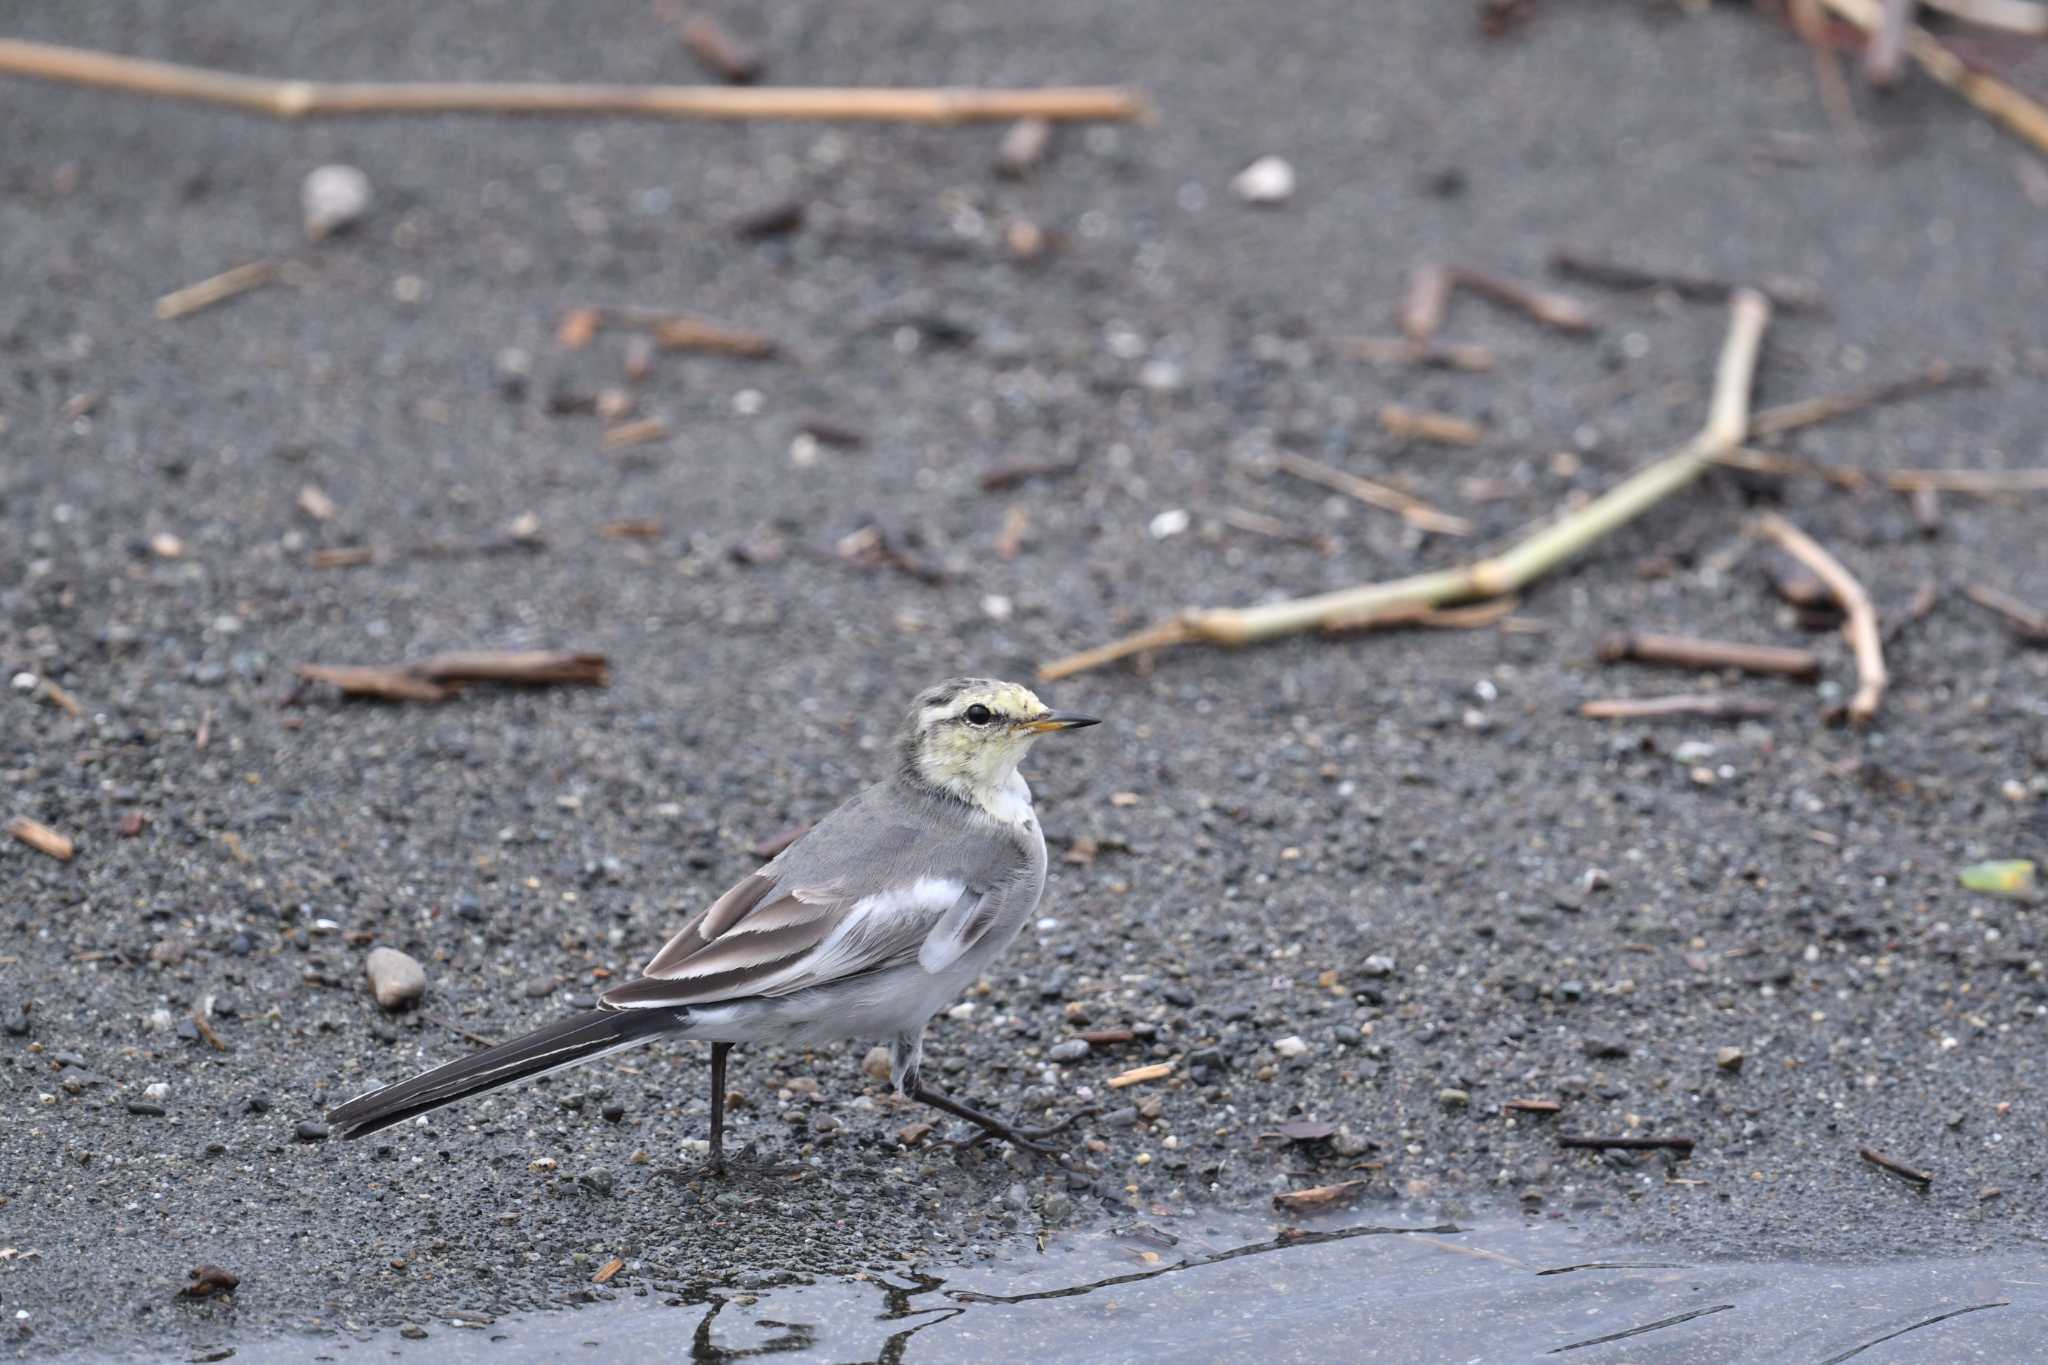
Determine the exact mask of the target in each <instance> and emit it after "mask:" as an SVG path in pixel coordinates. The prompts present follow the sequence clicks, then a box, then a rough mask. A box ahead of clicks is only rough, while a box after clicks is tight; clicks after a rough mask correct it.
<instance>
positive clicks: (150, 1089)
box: [142, 1081, 171, 1102]
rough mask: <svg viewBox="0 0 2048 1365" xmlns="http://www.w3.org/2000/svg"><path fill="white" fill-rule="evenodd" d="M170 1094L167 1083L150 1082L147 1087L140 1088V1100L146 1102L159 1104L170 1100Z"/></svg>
mask: <svg viewBox="0 0 2048 1365" xmlns="http://www.w3.org/2000/svg"><path fill="white" fill-rule="evenodd" d="M170 1094H171V1087H170V1084H169V1082H167V1081H151V1082H150V1083H149V1084H148V1085H145V1086H144V1087H142V1098H144V1099H146V1100H156V1101H159V1102H161V1101H163V1100H166V1099H168V1098H170Z"/></svg>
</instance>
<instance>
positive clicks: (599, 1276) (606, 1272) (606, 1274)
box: [590, 1256, 626, 1284]
mask: <svg viewBox="0 0 2048 1365" xmlns="http://www.w3.org/2000/svg"><path fill="white" fill-rule="evenodd" d="M625 1268H626V1258H625V1257H623V1256H614V1257H612V1258H611V1259H610V1260H609V1261H606V1262H605V1263H604V1264H603V1265H601V1266H599V1267H598V1270H597V1273H596V1274H595V1275H592V1276H591V1277H590V1282H591V1283H592V1284H609V1283H611V1278H612V1276H614V1275H616V1274H618V1273H619V1272H620V1271H621V1270H624V1269H625Z"/></svg>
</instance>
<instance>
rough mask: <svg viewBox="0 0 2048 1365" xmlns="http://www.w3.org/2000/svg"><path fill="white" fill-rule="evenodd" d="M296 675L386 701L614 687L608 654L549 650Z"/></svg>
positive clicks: (326, 668) (306, 669) (310, 669)
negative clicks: (472, 689) (491, 687)
mask: <svg viewBox="0 0 2048 1365" xmlns="http://www.w3.org/2000/svg"><path fill="white" fill-rule="evenodd" d="M297 672H298V675H299V676H300V677H301V678H304V679H305V680H306V681H308V682H324V683H330V684H332V685H333V686H335V687H338V688H340V689H341V691H342V693H343V695H345V696H351V697H375V698H380V699H382V700H384V701H445V700H447V699H448V698H449V697H452V696H454V695H455V694H456V693H458V692H460V691H461V690H462V689H463V687H464V686H466V685H467V684H469V683H484V682H488V683H514V684H520V685H525V686H533V687H542V686H550V685H555V684H575V685H582V686H589V687H604V686H607V685H608V684H609V683H610V675H609V673H608V671H607V667H606V664H605V657H604V655H602V654H556V653H551V652H548V651H544V650H513V651H506V652H502V653H501V652H494V651H479V652H470V653H452V654H436V655H434V656H433V657H432V658H429V659H423V660H421V661H420V662H418V663H411V664H392V665H385V666H378V665H369V666H333V665H328V664H300V665H299V667H298V670H297Z"/></svg>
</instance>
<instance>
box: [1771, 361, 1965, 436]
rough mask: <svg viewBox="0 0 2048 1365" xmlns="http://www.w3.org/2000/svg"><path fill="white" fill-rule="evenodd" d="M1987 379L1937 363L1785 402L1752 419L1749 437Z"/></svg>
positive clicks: (1842, 415) (1955, 366)
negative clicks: (1881, 378) (1911, 372)
mask: <svg viewBox="0 0 2048 1365" xmlns="http://www.w3.org/2000/svg"><path fill="white" fill-rule="evenodd" d="M1986 378H1987V375H1986V373H1985V371H1983V370H1982V369H1979V368H1977V367H1976V366H1971V365H1951V364H1949V363H1948V362H1947V361H1946V360H1937V361H1934V362H1933V363H1932V364H1930V365H1928V366H1927V367H1926V368H1925V369H1923V370H1921V371H1920V372H1919V373H1918V374H1909V375H1906V376H1904V377H1903V378H1899V379H1885V380H1880V381H1879V382H1877V383H1875V384H1865V385H1864V386H1863V387H1861V388H1857V389H1849V390H1846V391H1845V392H1842V393H1829V394H1822V395H1821V396H1820V397H1818V398H1803V399H1801V400H1800V401H1798V402H1796V403H1781V404H1779V405H1778V406H1777V407H1774V408H1765V409H1764V410H1763V411H1762V412H1759V413H1757V414H1756V416H1754V417H1752V418H1751V419H1750V423H1749V434H1750V435H1751V436H1752V437H1765V436H1780V435H1783V434H1784V433H1785V432H1788V431H1796V430H1798V429H1799V428H1800V427H1810V426H1813V425H1815V424H1816V423H1820V422H1832V421H1833V420H1834V419H1835V418H1837V417H1845V416H1847V415H1848V414H1850V413H1852V412H1860V411H1862V410H1863V409H1864V408H1868V407H1875V406H1876V405H1878V404H1880V403H1895V402H1898V401H1899V400H1900V399H1903V398H1915V397H1918V396H1919V395H1920V394H1923V393H1928V392H1930V391H1932V390H1934V389H1940V388H1946V387H1948V386H1949V385H1951V384H1981V383H1983V382H1984V380H1985V379H1986Z"/></svg>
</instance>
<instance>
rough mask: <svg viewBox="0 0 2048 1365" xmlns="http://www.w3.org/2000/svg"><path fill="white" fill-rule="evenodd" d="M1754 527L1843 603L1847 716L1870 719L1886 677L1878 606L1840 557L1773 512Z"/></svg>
mask: <svg viewBox="0 0 2048 1365" xmlns="http://www.w3.org/2000/svg"><path fill="white" fill-rule="evenodd" d="M1757 529H1758V530H1760V531H1762V532H1763V533H1764V534H1765V535H1767V536H1769V537H1770V538H1771V539H1772V540H1774V541H1776V542H1777V543H1778V545H1779V546H1780V547H1781V548H1782V549H1783V550H1784V551H1785V553H1786V554H1789V555H1791V556H1792V557H1793V558H1794V559H1796V560H1798V561H1799V562H1800V563H1801V564H1804V565H1805V566H1806V567H1807V568H1809V569H1811V570H1813V572H1814V574H1815V576H1816V577H1818V578H1819V579H1820V581H1821V582H1823V583H1825V584H1827V585H1828V591H1829V592H1831V593H1833V594H1834V595H1835V600H1836V601H1837V602H1839V603H1841V604H1842V612H1843V614H1844V615H1846V616H1847V617H1848V618H1849V619H1848V622H1847V624H1846V625H1845V626H1844V627H1843V629H1844V630H1846V631H1847V632H1848V635H1849V645H1850V648H1852V649H1853V650H1855V651H1856V694H1855V695H1854V696H1852V697H1850V698H1849V718H1850V719H1851V720H1855V721H1867V720H1870V719H1871V718H1872V717H1874V716H1875V715H1876V714H1877V709H1878V707H1879V706H1880V705H1881V704H1882V703H1883V702H1884V689H1885V685H1886V683H1887V682H1888V681H1889V677H1888V675H1887V674H1886V673H1885V667H1884V637H1883V635H1882V634H1880V633H1879V631H1878V628H1877V608H1875V607H1874V606H1872V605H1871V603H1870V594H1869V593H1867V592H1865V591H1864V590H1863V585H1862V584H1861V583H1859V582H1857V580H1856V575H1854V574H1852V573H1850V572H1849V571H1848V570H1847V569H1845V568H1843V567H1842V561H1840V560H1839V559H1836V558H1835V557H1834V556H1833V555H1831V554H1829V553H1828V552H1827V551H1826V550H1825V549H1823V548H1822V547H1821V545H1820V542H1818V541H1816V540H1814V539H1813V537H1811V536H1809V535H1807V534H1806V532H1804V531H1802V530H1800V529H1799V528H1798V527H1797V526H1794V525H1793V524H1792V523H1791V522H1789V521H1787V520H1786V519H1785V518H1784V517H1781V516H1779V515H1778V514H1777V513H1776V512H1767V513H1765V514H1764V515H1763V517H1762V518H1761V519H1759V520H1758V522H1757Z"/></svg>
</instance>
